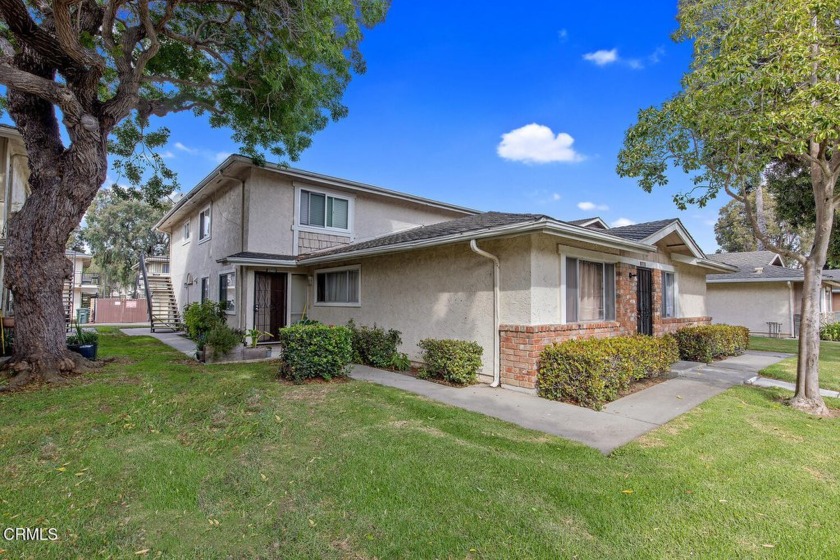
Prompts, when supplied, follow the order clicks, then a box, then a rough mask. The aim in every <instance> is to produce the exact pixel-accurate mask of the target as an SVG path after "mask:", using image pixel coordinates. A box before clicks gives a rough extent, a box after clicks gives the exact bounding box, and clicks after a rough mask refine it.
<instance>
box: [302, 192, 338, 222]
mask: <svg viewBox="0 0 840 560" xmlns="http://www.w3.org/2000/svg"><path fill="white" fill-rule="evenodd" d="M300 223H301V225H304V226H311V227H322V228H335V229H349V228H350V226H349V224H350V201H349V200H348V199H346V198H339V197H336V196H330V195H326V194H323V193H316V192H311V191H305V190H303V191H300Z"/></svg>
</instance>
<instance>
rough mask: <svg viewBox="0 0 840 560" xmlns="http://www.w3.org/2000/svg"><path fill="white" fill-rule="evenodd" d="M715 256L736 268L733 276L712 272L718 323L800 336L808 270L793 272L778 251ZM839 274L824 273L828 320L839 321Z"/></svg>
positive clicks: (712, 305) (712, 306)
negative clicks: (836, 314)
mask: <svg viewBox="0 0 840 560" xmlns="http://www.w3.org/2000/svg"><path fill="white" fill-rule="evenodd" d="M709 258H710V259H712V260H714V261H716V262H719V263H726V264H730V265H733V266H735V267H737V268H738V271H737V272H735V273H732V274H709V275H708V276H707V277H706V294H707V295H706V299H707V303H706V305H707V307H708V311H709V315H711V316H712V321H713V322H715V323H725V324H729V325H742V326H744V327H747V328H748V329H750V332H752V333H754V334H760V335H768V334H778V335H779V336H783V337H792V336H798V334H799V319H800V317H801V314H802V311H801V305H802V303H801V302H802V282H803V279H804V276H805V273H804V271H803V270H802V269H797V268H787V267H785V263H784V261H783V260H782V257H780V256H779V255H777V254H776V253H774V252H772V251H750V252H743V253H718V254H715V255H709ZM837 272H839V271H831V270H824V271H823V286H822V291H821V292H820V293H821V296H820V299H819V305H820V312H821V313H823V314H824V316H825V317H826V318H829V317H833V312H834V307H833V303H832V289H837V288H840V277H837V274H836V273H837Z"/></svg>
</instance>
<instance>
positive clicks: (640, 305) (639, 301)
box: [636, 268, 653, 335]
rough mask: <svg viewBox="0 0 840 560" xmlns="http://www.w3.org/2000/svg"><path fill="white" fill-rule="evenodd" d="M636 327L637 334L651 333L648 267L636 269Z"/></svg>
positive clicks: (651, 278) (651, 295)
mask: <svg viewBox="0 0 840 560" xmlns="http://www.w3.org/2000/svg"><path fill="white" fill-rule="evenodd" d="M636 273H637V276H636V312H637V313H636V317H637V319H636V323H637V325H636V327H637V330H638V332H639V334H647V335H652V334H653V275H652V274H651V270H650V269H649V268H638V269H636Z"/></svg>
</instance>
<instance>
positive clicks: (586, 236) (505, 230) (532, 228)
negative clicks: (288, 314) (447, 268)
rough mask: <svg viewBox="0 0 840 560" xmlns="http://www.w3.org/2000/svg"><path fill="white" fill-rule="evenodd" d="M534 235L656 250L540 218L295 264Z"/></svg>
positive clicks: (336, 254) (328, 256)
mask: <svg viewBox="0 0 840 560" xmlns="http://www.w3.org/2000/svg"><path fill="white" fill-rule="evenodd" d="M538 232H544V233H549V234H553V235H562V236H563V237H566V238H572V239H577V240H580V241H585V242H590V243H597V244H599V245H602V246H604V247H609V248H613V249H625V250H633V251H640V250H641V251H645V252H649V251H656V247H654V246H652V245H646V244H644V243H638V242H634V241H626V240H622V239H621V238H618V237H613V236H610V235H605V234H599V232H598V231H597V230H595V231H592V230H587V229H585V228H582V227H579V226H574V225H571V224H566V223H563V222H558V221H555V220H548V219H545V218H543V219H541V220H538V221H535V222H531V223H527V224H522V223H517V224H512V225H508V226H497V227H493V228H486V229H483V230H477V231H468V232H463V233H458V234H454V235H447V236H444V237H437V238H433V239H423V240H419V241H409V242H406V243H397V244H393V245H385V246H382V247H371V248H369V249H360V250H358V251H348V252H345V253H335V254H330V255H321V256H319V255H317V254H315V255H312V256H309V257H305V256H304V257H301V258H300V259H299V261H298V262H300V263H301V264H307V265H309V264H319V263H325V262H334V261H339V260H347V259H352V258H361V257H368V256H375V255H386V254H392V253H399V252H402V251H410V250H414V249H423V248H428V247H438V246H442V245H451V244H453V243H459V242H463V241H468V240H471V239H488V238H493V237H506V236H513V235H523V234H528V233H538Z"/></svg>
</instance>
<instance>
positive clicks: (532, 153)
mask: <svg viewBox="0 0 840 560" xmlns="http://www.w3.org/2000/svg"><path fill="white" fill-rule="evenodd" d="M574 142H575V139H574V138H572V137H571V136H570V135H568V134H566V133H565V132H560V133H558V134H557V135H556V136H555V135H554V132H552V130H551V129H550V128H548V127H547V126H545V125H541V124H536V123H532V124H528V125H525V126H523V127H521V128H517V129H516V130H511V131H510V132H508V133H506V134H502V141H501V142H500V143H499V145H498V147H497V148H496V153H497V154H498V155H499V157H501V158H503V159H508V160H511V161H521V162H523V163H552V162H566V163H569V162H576V161H582V160H583V156H582V155H580V154H579V153H577V152H576V151H575V150H574V148H572V144H574Z"/></svg>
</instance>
